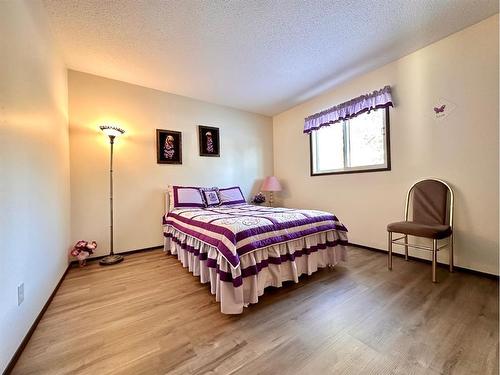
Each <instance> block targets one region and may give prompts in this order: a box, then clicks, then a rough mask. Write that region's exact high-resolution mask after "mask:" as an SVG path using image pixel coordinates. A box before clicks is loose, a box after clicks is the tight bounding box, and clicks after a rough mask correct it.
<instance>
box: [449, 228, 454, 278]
mask: <svg viewBox="0 0 500 375" xmlns="http://www.w3.org/2000/svg"><path fill="white" fill-rule="evenodd" d="M449 263H450V272H453V233H452V235H451V237H450V261H449Z"/></svg>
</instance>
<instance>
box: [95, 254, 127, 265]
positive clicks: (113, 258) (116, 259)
mask: <svg viewBox="0 0 500 375" xmlns="http://www.w3.org/2000/svg"><path fill="white" fill-rule="evenodd" d="M122 261H123V256H121V255H116V254H113V255H108V256H107V257H104V258H102V259H101V260H100V261H99V264H100V265H101V266H111V265H112V264H116V263H120V262H122Z"/></svg>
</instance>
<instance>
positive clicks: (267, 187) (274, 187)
mask: <svg viewBox="0 0 500 375" xmlns="http://www.w3.org/2000/svg"><path fill="white" fill-rule="evenodd" d="M260 190H262V191H268V192H269V206H271V207H272V206H273V191H281V184H280V182H279V181H278V179H277V178H276V177H274V176H267V177H266V179H265V180H264V182H263V183H262V187H261V188H260Z"/></svg>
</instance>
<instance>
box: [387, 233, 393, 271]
mask: <svg viewBox="0 0 500 375" xmlns="http://www.w3.org/2000/svg"><path fill="white" fill-rule="evenodd" d="M388 233H389V237H388V250H389V252H388V255H387V256H388V258H387V268H388V269H389V271H390V270H392V232H388Z"/></svg>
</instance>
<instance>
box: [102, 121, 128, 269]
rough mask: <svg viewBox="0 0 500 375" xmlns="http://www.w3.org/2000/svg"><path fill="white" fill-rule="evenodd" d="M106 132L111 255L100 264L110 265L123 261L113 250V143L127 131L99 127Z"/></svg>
mask: <svg viewBox="0 0 500 375" xmlns="http://www.w3.org/2000/svg"><path fill="white" fill-rule="evenodd" d="M99 128H100V129H101V130H102V131H103V133H104V134H106V135H107V136H108V137H109V145H110V153H109V224H110V225H109V231H110V233H109V235H110V236H109V255H108V256H106V257H104V258H102V259H101V260H100V261H99V264H101V265H103V266H108V265H111V264H116V263H120V262H121V261H123V256H121V255H118V254H115V253H114V251H113V145H114V143H115V138H116V137H118V136H120V135H122V134H123V133H125V130H123V129H120V128H117V127H116V126H108V125H103V126H100V127H99Z"/></svg>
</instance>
